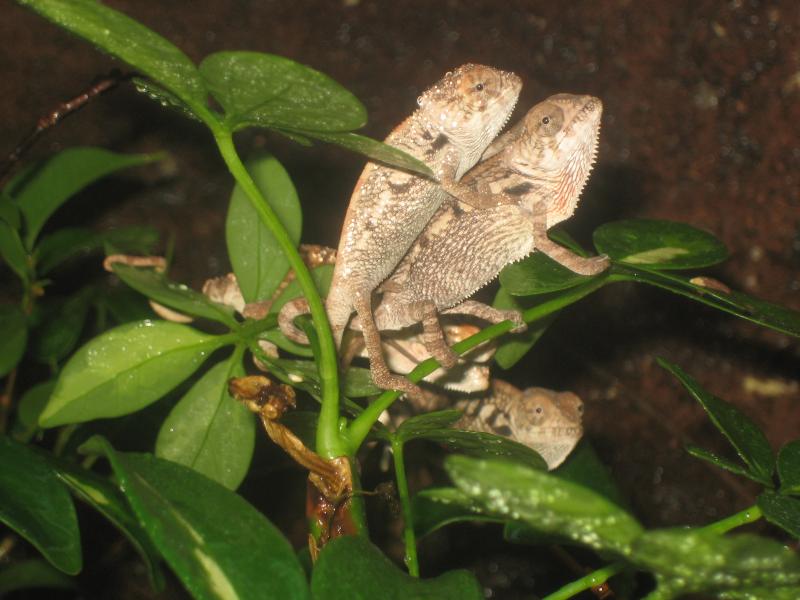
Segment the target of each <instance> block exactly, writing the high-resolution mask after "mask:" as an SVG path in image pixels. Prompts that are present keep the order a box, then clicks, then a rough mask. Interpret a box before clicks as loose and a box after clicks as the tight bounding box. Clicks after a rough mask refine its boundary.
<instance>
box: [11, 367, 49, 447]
mask: <svg viewBox="0 0 800 600" xmlns="http://www.w3.org/2000/svg"><path fill="white" fill-rule="evenodd" d="M55 387H56V380H55V379H51V380H49V381H44V382H42V383H38V384H36V385H34V386H33V387H32V388H30V389H28V390H27V391H26V392H25V393H24V394H23V395H22V398H20V400H19V404H17V420H16V421H15V422H14V439H16V440H17V441H19V442H27V441H28V440H29V439H30V438H31V437H32V436H33V434H34V433H35V432H36V430H37V429H38V428H39V415H41V414H42V411H43V410H44V407H45V406H46V405H47V401H48V400H49V399H50V395H51V394H52V393H53V390H54V389H55Z"/></svg>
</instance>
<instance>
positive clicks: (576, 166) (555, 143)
mask: <svg viewBox="0 0 800 600" xmlns="http://www.w3.org/2000/svg"><path fill="white" fill-rule="evenodd" d="M601 114H602V103H601V102H600V100H598V99H597V98H594V97H591V96H575V95H570V94H558V95H555V96H551V97H550V98H548V99H547V100H545V101H544V102H541V103H539V104H537V105H536V106H535V107H533V108H532V109H531V110H530V111H529V112H528V113H527V115H525V117H524V118H523V119H522V120H521V121H520V122H519V124H517V125H516V126H515V127H514V128H512V129H511V130H510V131H509V132H508V133H506V134H505V135H503V136H502V137H501V138H500V139H499V140H498V141H497V142H495V144H493V145H492V146H491V147H490V148H489V150H488V154H489V155H490V156H489V157H488V158H487V159H486V160H484V161H482V162H481V163H480V164H478V166H476V167H475V168H474V169H472V171H470V172H469V173H468V174H467V175H466V176H465V177H464V179H463V180H462V185H463V186H464V187H466V188H468V189H470V190H471V191H472V193H473V194H475V195H478V196H492V195H497V194H505V195H507V196H514V197H517V198H518V202H517V203H516V204H501V205H498V206H494V207H491V208H485V209H469V207H466V208H465V207H463V205H456V204H454V203H447V204H446V205H444V206H443V207H442V208H440V209H439V211H438V212H437V213H436V215H434V217H433V218H432V219H431V221H430V223H429V224H428V226H427V227H426V228H425V230H424V231H423V233H422V234H421V235H420V237H419V238H418V240H417V242H416V243H415V244H414V246H413V247H412V249H411V250H410V251H409V253H408V254H407V255H406V257H405V258H404V259H403V261H402V262H401V263H400V265H398V267H397V269H396V270H395V272H394V273H393V274H392V276H391V277H390V278H389V279H388V280H387V281H386V282H384V284H383V285H382V286H381V288H380V290H381V291H383V297H382V299H381V302H380V305H379V306H378V308H377V309H376V312H375V320H376V323H377V325H378V327H379V328H381V329H400V328H402V327H406V326H408V325H411V324H412V323H417V322H422V324H423V330H424V332H425V341H426V344H427V346H428V350H429V352H431V354H432V355H433V356H434V357H435V358H436V359H437V360H439V362H440V363H442V364H443V366H448V365H452V364H455V361H456V358H457V357H456V356H455V355H454V354H453V353H452V352H451V351H450V349H449V348H448V347H447V345H446V343H445V340H444V336H443V335H442V333H441V328H440V326H439V323H438V313H439V312H442V313H448V314H466V315H472V316H475V317H478V318H481V319H485V320H488V321H490V322H499V321H503V320H506V319H511V320H514V321H517V322H519V320H520V318H521V317H520V316H519V315H518V314H516V313H515V312H514V311H499V310H497V309H494V308H492V307H490V306H487V305H485V304H482V303H479V302H475V301H472V300H466V301H465V298H468V297H469V296H470V295H472V294H473V293H474V292H475V291H476V290H478V289H479V288H481V287H483V286H484V285H486V284H487V283H488V282H489V281H491V280H492V279H494V278H495V277H496V276H497V275H498V273H499V272H500V270H501V269H502V268H503V267H504V266H506V265H507V264H509V263H512V262H515V261H518V260H520V259H522V258H524V257H525V256H527V255H528V254H530V253H531V252H533V251H534V250H539V251H541V252H544V253H545V254H546V255H547V256H549V257H550V258H552V259H553V260H555V261H556V262H558V263H559V264H561V265H563V266H565V267H566V268H568V269H570V270H571V271H574V272H576V273H579V274H581V275H594V274H597V273H600V272H601V271H603V270H605V269H606V268H608V265H609V261H608V258H607V257H605V256H598V257H591V258H583V257H581V256H578V255H576V254H574V253H573V252H571V251H569V250H567V249H566V248H564V247H562V246H559V245H558V244H556V243H555V242H553V241H552V240H550V239H549V238H548V237H547V229H548V228H550V227H552V226H553V225H555V224H556V223H559V222H561V221H563V220H564V219H566V218H568V217H570V216H571V215H572V214H573V213H574V212H575V208H576V206H577V203H578V200H579V198H580V193H581V190H582V189H583V186H584V184H585V182H586V180H587V178H588V175H589V172H590V170H591V167H592V163H593V162H594V158H595V154H596V148H597V141H598V135H599V131H600V116H601Z"/></svg>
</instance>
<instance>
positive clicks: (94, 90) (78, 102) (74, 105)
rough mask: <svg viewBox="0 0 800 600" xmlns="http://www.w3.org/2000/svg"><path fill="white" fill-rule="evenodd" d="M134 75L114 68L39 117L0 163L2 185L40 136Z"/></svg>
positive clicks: (0, 181)
mask: <svg viewBox="0 0 800 600" xmlns="http://www.w3.org/2000/svg"><path fill="white" fill-rule="evenodd" d="M132 77H134V73H122V72H121V71H120V70H119V69H114V70H112V71H111V72H110V73H109V74H108V75H105V76H102V77H99V78H97V79H95V81H94V82H93V83H92V85H91V86H90V87H89V88H88V89H86V90H84V91H83V92H81V93H80V94H78V95H77V96H75V97H74V98H70V99H69V100H67V101H66V102H62V103H61V104H59V105H58V106H56V107H55V108H54V109H53V110H51V111H50V112H48V113H47V114H45V115H43V116H42V117H40V118H39V120H38V121H37V122H36V126H35V127H34V128H33V129H32V130H31V131H30V133H28V135H26V136H25V137H24V138H22V141H21V142H20V143H19V144H17V146H16V148H14V150H13V151H12V152H11V154H9V155H8V157H6V159H5V160H4V161H3V162H2V163H0V185H2V184H3V183H5V180H6V177H7V176H8V174H9V173H10V172H11V169H12V168H13V167H14V165H15V164H16V163H17V162H18V161H19V159H20V157H22V155H23V154H25V152H26V151H27V150H28V149H29V148H30V147H31V146H33V144H34V143H35V142H36V140H38V139H39V137H40V136H41V135H42V134H43V133H44V132H45V131H47V130H48V129H50V128H51V127H54V126H55V125H57V124H58V123H60V122H61V121H63V120H64V119H65V118H66V117H68V116H69V115H71V114H73V113H74V112H77V111H78V110H80V109H81V108H83V107H84V106H86V105H87V104H88V103H89V102H90V101H91V100H93V99H94V98H97V97H98V96H101V95H102V94H105V93H106V92H108V91H109V90H112V89H114V88H115V87H117V86H118V85H119V84H120V83H122V82H124V81H128V80H130V79H131V78H132Z"/></svg>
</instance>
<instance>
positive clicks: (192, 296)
mask: <svg viewBox="0 0 800 600" xmlns="http://www.w3.org/2000/svg"><path fill="white" fill-rule="evenodd" d="M114 273H115V274H116V275H117V276H118V277H119V278H120V279H122V281H124V282H125V283H126V284H128V285H129V286H131V287H132V288H133V289H135V290H136V291H137V292H140V293H142V294H144V295H145V296H147V297H148V298H150V299H151V300H155V301H156V302H159V303H161V304H164V305H165V306H169V307H170V308H174V309H175V310H177V311H179V312H183V313H186V314H189V315H193V316H195V317H203V318H205V319H211V320H212V321H218V322H220V323H224V324H225V325H228V326H229V327H236V326H237V325H238V323H237V322H236V319H235V318H234V316H233V309H232V308H230V307H228V306H225V305H224V304H218V303H216V302H212V301H211V300H209V299H208V298H207V297H206V296H205V295H203V294H201V293H200V292H196V291H194V290H193V289H191V288H190V287H188V286H186V285H183V284H181V283H176V282H174V281H170V280H169V279H167V278H166V276H165V275H164V274H163V273H159V272H157V271H155V270H154V269H138V268H136V267H132V266H130V265H123V264H115V265H114Z"/></svg>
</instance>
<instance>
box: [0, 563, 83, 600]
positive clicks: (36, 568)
mask: <svg viewBox="0 0 800 600" xmlns="http://www.w3.org/2000/svg"><path fill="white" fill-rule="evenodd" d="M76 587H77V584H76V582H75V581H74V580H73V579H71V578H70V577H67V576H66V575H64V573H62V572H61V571H59V570H57V569H54V568H53V567H52V566H50V564H49V563H47V562H45V561H43V560H40V559H38V558H30V559H28V560H21V561H19V562H14V563H12V564H10V565H8V566H7V567H4V568H3V570H2V571H0V597H3V598H5V597H6V594H10V593H11V592H16V591H17V590H27V589H31V588H33V589H35V588H49V589H63V590H71V589H73V588H76Z"/></svg>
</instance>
